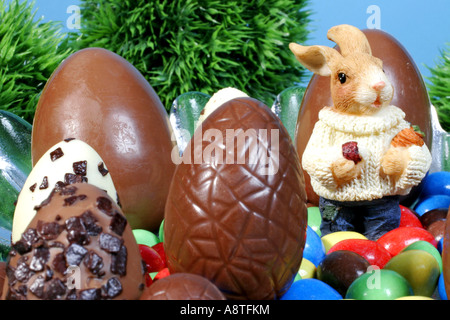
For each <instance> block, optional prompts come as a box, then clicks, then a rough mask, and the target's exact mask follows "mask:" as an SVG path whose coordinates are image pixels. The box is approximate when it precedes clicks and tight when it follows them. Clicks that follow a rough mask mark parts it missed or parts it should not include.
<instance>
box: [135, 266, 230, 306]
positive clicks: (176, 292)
mask: <svg viewBox="0 0 450 320" xmlns="http://www.w3.org/2000/svg"><path fill="white" fill-rule="evenodd" d="M140 300H225V296H224V295H223V294H222V292H221V291H220V290H219V289H218V288H217V287H216V286H215V285H214V284H213V283H212V282H211V281H209V280H208V279H206V278H204V277H201V276H199V275H196V274H190V273H175V274H172V275H170V276H167V277H164V278H162V279H159V280H158V281H156V282H154V283H153V284H152V285H151V286H150V287H148V288H146V289H145V291H144V293H143V294H142V296H141V298H140Z"/></svg>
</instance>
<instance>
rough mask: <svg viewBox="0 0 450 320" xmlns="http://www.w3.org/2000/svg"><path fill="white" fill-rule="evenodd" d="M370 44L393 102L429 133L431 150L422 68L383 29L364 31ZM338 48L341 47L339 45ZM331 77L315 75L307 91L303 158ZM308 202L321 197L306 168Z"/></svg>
mask: <svg viewBox="0 0 450 320" xmlns="http://www.w3.org/2000/svg"><path fill="white" fill-rule="evenodd" d="M362 31H363V32H364V34H365V35H366V37H367V40H368V41H369V43H370V46H371V49H372V54H373V56H375V57H377V58H379V59H381V60H382V61H383V70H384V71H385V73H386V75H387V77H388V78H389V80H390V81H391V83H392V85H393V86H394V96H393V99H392V102H391V105H394V106H397V107H399V108H400V109H402V110H403V111H404V112H405V120H406V121H408V122H410V123H411V124H412V125H417V126H419V128H420V129H421V131H423V132H424V133H425V138H424V140H425V143H426V145H427V146H428V148H429V149H430V150H431V142H432V138H433V132H432V125H431V109H430V100H429V98H428V92H427V89H426V86H425V83H424V81H423V79H422V77H421V75H420V72H419V69H418V68H417V66H416V64H415V63H414V61H413V59H412V58H411V56H410V55H409V53H408V52H407V50H406V49H405V48H404V47H403V46H402V44H401V43H399V42H398V41H397V40H396V39H395V38H394V37H392V36H391V35H389V34H388V33H386V32H384V31H381V30H376V29H372V30H362ZM337 49H338V47H337ZM332 104H333V101H332V99H331V94H330V77H324V76H319V75H313V76H312V78H311V81H310V82H309V84H308V87H307V89H306V91H305V95H304V97H303V101H302V103H301V106H300V112H299V114H298V119H297V127H296V139H295V140H296V141H295V143H296V148H297V152H298V154H299V157H300V159H301V157H302V155H303V152H304V150H305V148H306V145H307V143H308V140H309V137H310V136H311V133H312V130H313V128H314V125H315V123H316V122H317V121H318V113H319V111H320V110H321V109H322V108H323V107H325V106H331V105H332ZM303 174H304V177H305V186H306V192H307V195H308V202H310V203H311V204H313V205H315V206H318V205H319V197H318V196H317V194H316V193H315V192H314V190H313V188H312V187H311V182H310V176H309V175H308V173H307V172H306V171H303ZM419 190H420V188H418V187H414V188H413V189H412V191H411V193H410V196H403V198H402V203H403V204H407V205H410V204H412V203H413V202H414V200H415V198H416V197H417V196H418V192H419Z"/></svg>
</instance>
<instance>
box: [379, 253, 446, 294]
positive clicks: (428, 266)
mask: <svg viewBox="0 0 450 320" xmlns="http://www.w3.org/2000/svg"><path fill="white" fill-rule="evenodd" d="M384 269H387V270H392V271H395V272H397V273H398V274H400V275H402V276H403V277H404V278H405V279H406V280H407V281H408V282H409V284H410V285H411V288H412V289H413V292H414V295H416V296H424V297H431V296H432V295H433V292H434V290H435V289H436V285H437V283H438V280H439V275H440V271H439V264H438V263H437V261H436V259H435V258H434V257H433V256H432V255H431V254H430V253H428V252H426V251H424V250H407V251H403V252H400V253H399V254H397V255H396V256H395V257H392V258H391V260H389V262H388V263H386V265H385V266H384Z"/></svg>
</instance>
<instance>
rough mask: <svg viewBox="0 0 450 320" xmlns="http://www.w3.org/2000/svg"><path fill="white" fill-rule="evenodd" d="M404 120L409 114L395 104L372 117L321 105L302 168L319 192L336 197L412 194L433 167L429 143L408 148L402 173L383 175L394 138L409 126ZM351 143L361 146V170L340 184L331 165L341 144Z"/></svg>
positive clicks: (355, 198) (367, 197)
mask: <svg viewBox="0 0 450 320" xmlns="http://www.w3.org/2000/svg"><path fill="white" fill-rule="evenodd" d="M404 118H405V113H404V112H403V111H402V110H401V109H400V108H398V107H395V106H386V107H383V108H381V109H380V110H379V111H378V112H377V113H376V114H373V115H370V116H357V115H348V114H343V113H338V112H335V111H333V110H332V109H331V108H330V107H325V108H323V109H322V110H321V111H320V112H319V121H318V122H317V123H316V124H315V126H314V129H313V132H312V134H311V137H310V139H309V141H308V144H307V146H306V148H305V150H304V152H303V156H302V166H303V169H304V170H305V171H306V172H307V173H308V174H309V175H310V177H311V186H312V187H313V189H314V191H315V192H316V194H317V195H319V196H321V197H324V198H327V199H331V200H337V201H363V200H373V199H379V198H382V197H383V196H390V195H405V194H408V193H409V192H410V190H411V188H412V187H413V186H415V185H418V184H419V183H420V181H421V180H422V179H423V178H424V177H425V175H426V173H427V171H428V170H429V168H430V165H431V154H430V151H429V150H428V148H427V146H426V145H425V144H424V145H423V146H416V145H413V146H410V147H408V152H409V156H410V159H409V162H408V165H407V167H406V169H405V170H404V171H403V173H402V174H401V175H400V176H399V177H397V178H393V177H390V176H386V175H383V174H380V169H381V160H382V157H383V155H384V154H385V153H386V151H387V150H388V149H389V147H390V144H391V141H392V139H393V138H394V137H395V135H396V134H397V133H399V132H400V131H401V130H403V129H405V128H409V127H410V126H411V125H410V123H408V122H407V121H405V120H404ZM349 141H356V142H357V144H358V149H359V154H360V156H361V158H362V162H361V165H362V168H361V174H360V175H359V176H358V177H357V178H355V179H353V180H352V181H350V182H348V183H346V184H343V185H337V183H336V181H335V179H334V177H333V174H332V171H331V164H332V163H333V162H334V161H335V160H337V159H339V158H342V157H343V156H342V144H344V143H346V142H349Z"/></svg>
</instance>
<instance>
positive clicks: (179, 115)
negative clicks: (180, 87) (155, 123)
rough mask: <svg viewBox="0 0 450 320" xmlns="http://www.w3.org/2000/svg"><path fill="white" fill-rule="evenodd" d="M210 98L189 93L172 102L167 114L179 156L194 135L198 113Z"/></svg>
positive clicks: (200, 94)
mask: <svg viewBox="0 0 450 320" xmlns="http://www.w3.org/2000/svg"><path fill="white" fill-rule="evenodd" d="M210 98H211V96H209V95H207V94H206V93H202V92H197V91H190V92H186V93H183V94H181V95H180V96H178V97H177V98H176V99H175V101H174V102H173V104H172V107H171V108H170V112H169V119H170V124H171V125H172V128H173V131H174V134H175V138H176V141H177V145H178V149H179V151H180V156H181V155H182V154H183V151H184V148H185V147H186V145H187V144H188V142H189V141H190V140H191V137H192V136H193V135H194V132H195V128H196V124H197V121H198V119H199V117H200V113H201V112H202V110H203V108H204V107H205V105H206V103H207V102H208V100H209V99H210Z"/></svg>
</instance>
